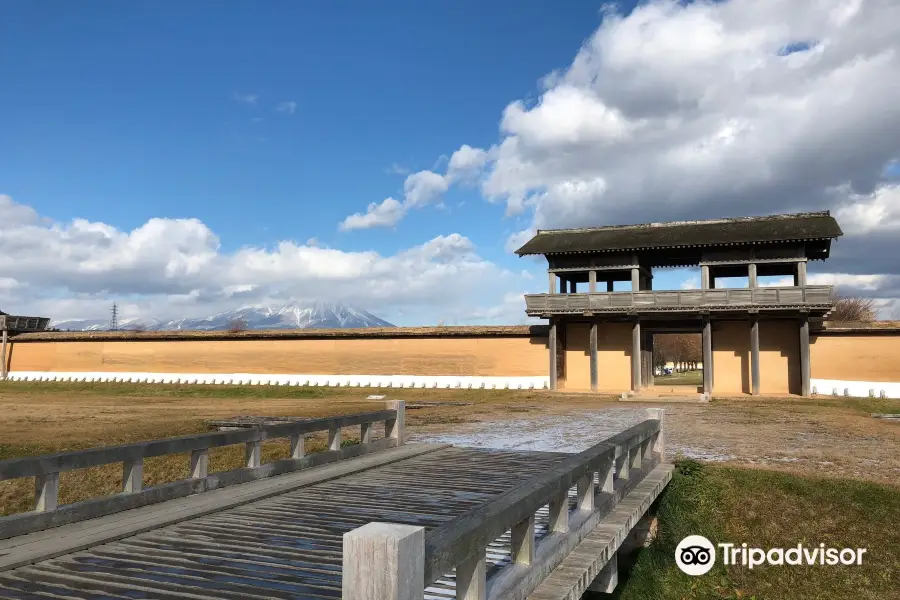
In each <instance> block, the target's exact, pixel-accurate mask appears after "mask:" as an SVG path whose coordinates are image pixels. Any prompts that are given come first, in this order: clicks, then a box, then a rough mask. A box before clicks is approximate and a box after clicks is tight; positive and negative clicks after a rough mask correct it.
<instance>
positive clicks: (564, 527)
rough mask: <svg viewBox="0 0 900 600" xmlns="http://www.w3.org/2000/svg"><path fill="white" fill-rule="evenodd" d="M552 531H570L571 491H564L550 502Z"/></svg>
mask: <svg viewBox="0 0 900 600" xmlns="http://www.w3.org/2000/svg"><path fill="white" fill-rule="evenodd" d="M550 531H554V532H558V533H565V532H567V531H569V490H562V491H560V492H558V493H557V494H556V496H554V497H553V499H552V500H550Z"/></svg>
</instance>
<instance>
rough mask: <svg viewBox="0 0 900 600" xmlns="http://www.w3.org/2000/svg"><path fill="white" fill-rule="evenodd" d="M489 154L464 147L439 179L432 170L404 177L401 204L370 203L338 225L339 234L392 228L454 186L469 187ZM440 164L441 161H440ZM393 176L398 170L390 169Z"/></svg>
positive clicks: (478, 149) (387, 200) (454, 156)
mask: <svg viewBox="0 0 900 600" xmlns="http://www.w3.org/2000/svg"><path fill="white" fill-rule="evenodd" d="M487 161H488V153H487V151H485V150H482V149H481V148H473V147H472V146H469V145H466V144H464V145H463V146H461V147H460V148H459V150H457V151H456V152H454V153H453V155H452V156H451V157H450V159H449V161H446V163H447V167H446V172H445V173H444V174H443V175H442V174H440V173H437V172H435V171H433V170H423V171H417V172H415V173H410V174H409V175H407V177H406V180H405V181H404V182H403V202H400V201H398V200H395V199H394V198H387V199H385V200H384V201H382V202H381V203H375V202H373V203H371V204H369V206H368V208H367V209H366V212H365V213H354V214H352V215H350V216H348V217H346V218H345V219H344V220H343V221H341V222H340V223H339V224H338V229H340V230H341V231H351V230H353V229H369V228H372V227H393V226H394V225H396V224H397V223H399V222H400V220H401V219H402V218H403V217H404V216H406V214H407V213H408V212H409V211H410V210H411V209H414V208H422V207H425V206H428V205H430V204H436V203H439V202H440V201H441V198H442V197H443V195H444V193H445V192H446V191H447V190H448V189H449V188H450V185H451V184H454V183H463V184H465V183H472V182H473V181H474V180H477V178H478V176H479V175H480V174H481V172H482V170H483V169H484V166H485V164H486V163H487ZM441 162H442V163H443V162H444V161H441ZM392 171H393V172H394V173H401V171H400V170H398V169H396V168H392Z"/></svg>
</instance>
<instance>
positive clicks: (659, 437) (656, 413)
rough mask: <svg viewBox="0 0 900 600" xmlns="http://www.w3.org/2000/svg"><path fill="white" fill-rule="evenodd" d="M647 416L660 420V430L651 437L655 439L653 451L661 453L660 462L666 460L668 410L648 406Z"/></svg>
mask: <svg viewBox="0 0 900 600" xmlns="http://www.w3.org/2000/svg"><path fill="white" fill-rule="evenodd" d="M646 411H647V418H648V419H655V420H657V421H659V432H657V433H654V434H653V437H651V438H650V439H651V440H652V441H653V452H655V453H657V454H659V462H665V460H666V431H665V425H666V410H665V409H664V408H648V409H646Z"/></svg>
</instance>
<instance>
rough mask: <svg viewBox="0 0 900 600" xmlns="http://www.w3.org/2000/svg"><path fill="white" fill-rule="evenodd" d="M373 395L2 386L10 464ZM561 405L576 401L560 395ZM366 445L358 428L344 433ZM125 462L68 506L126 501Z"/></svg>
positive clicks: (472, 408)
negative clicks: (110, 498)
mask: <svg viewBox="0 0 900 600" xmlns="http://www.w3.org/2000/svg"><path fill="white" fill-rule="evenodd" d="M371 393H373V391H372V390H360V389H352V388H278V387H269V386H264V387H260V386H190V385H185V386H177V385H176V386H159V385H140V384H111V383H106V384H84V383H80V384H79V383H74V384H73V383H15V382H6V383H3V384H0V432H2V436H0V440H2V441H0V459H6V458H14V457H19V456H32V455H36V454H46V453H51V452H64V451H69V450H78V449H83V448H91V447H96V446H105V445H113V444H127V443H133V442H138V441H144V440H151V439H159V438H166V437H174V436H179V435H190V434H195V433H202V432H208V431H212V428H211V427H210V426H209V425H208V421H209V420H211V419H221V418H225V417H231V416H236V415H267V416H296V417H328V416H334V415H341V414H352V413H359V412H369V411H373V410H380V409H381V408H382V407H383V404H382V403H380V402H376V401H366V400H364V398H365V397H366V396H367V395H369V394H371ZM558 396H559V397H560V398H566V396H562V395H558ZM389 397H390V398H395V399H405V400H408V401H417V400H425V401H441V400H448V401H454V402H467V403H471V404H470V405H468V406H437V407H434V408H428V409H422V410H411V411H409V412H408V415H407V423H408V425H410V426H412V427H416V426H422V425H441V424H458V423H464V422H467V421H473V420H479V419H482V418H489V417H491V416H496V415H497V414H498V412H499V413H502V412H504V411H522V410H536V409H537V407H539V406H541V405H542V404H543V403H545V402H546V393H545V392H520V391H515V392H513V391H502V390H498V391H493V390H491V391H488V390H409V389H406V390H403V389H397V390H391V391H390V395H389ZM603 402H604V400H603V399H597V398H596V397H589V396H584V395H581V396H574V397H571V399H570V400H569V401H568V402H566V405H567V406H571V405H573V404H574V405H581V406H596V405H598V404H602V403H603ZM343 437H344V439H345V440H348V439H354V438H355V437H358V430H357V429H356V428H352V429H348V430H345V431H344V432H343ZM324 447H325V440H324V434H320V435H318V436H312V437H311V438H310V439H308V440H307V452H315V451H318V450H321V449H324ZM288 452H289V446H288V442H287V441H286V440H277V441H272V442H269V443H266V444H264V446H263V453H262V459H263V462H264V463H265V462H271V461H272V460H276V459H278V458H286V457H287V456H288ZM243 453H244V448H243V446H242V445H241V446H228V447H223V448H215V449H212V450H211V451H210V472H218V471H227V470H231V469H237V468H240V467H242V466H244V465H243V461H244V454H243ZM189 462H190V460H189V456H188V455H186V454H185V455H170V456H162V457H156V458H152V459H148V460H147V461H146V462H145V464H144V483H145V486H151V485H157V484H161V483H167V482H171V481H177V480H179V479H184V478H186V477H187V476H188V465H189ZM121 484H122V466H121V464H118V463H117V464H112V465H105V466H102V467H93V468H90V469H80V470H77V471H72V472H67V473H64V474H62V475H61V477H60V502H61V503H64V504H65V503H70V502H77V501H79V500H84V499H87V498H91V497H97V496H102V495H107V494H114V493H117V492H118V491H119V490H120V489H121ZM33 486H34V482H33V479H32V478H23V479H15V480H8V481H0V514H11V513H16V512H22V511H25V510H30V509H31V505H32V501H33V489H34V488H33Z"/></svg>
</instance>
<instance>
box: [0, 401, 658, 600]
mask: <svg viewBox="0 0 900 600" xmlns="http://www.w3.org/2000/svg"><path fill="white" fill-rule="evenodd" d="M647 412H648V414H647V419H646V420H644V421H643V422H641V423H639V424H638V425H635V426H634V427H632V428H630V429H628V430H627V431H624V432H622V433H620V434H618V435H616V436H614V437H612V438H609V439H607V440H602V441H600V440H598V443H597V444H596V445H594V446H592V447H591V448H589V449H587V450H585V451H583V452H580V453H578V454H565V453H559V452H520V451H501V450H486V449H472V448H458V447H453V446H447V445H435V444H404V417H405V406H404V404H403V402H396V401H394V402H390V403H388V406H387V408H386V410H380V411H376V412H370V413H365V414H358V415H350V416H343V417H334V418H327V419H314V420H307V421H296V422H290V423H284V424H278V425H271V426H266V427H257V428H252V429H246V430H238V431H225V432H219V433H212V434H203V435H195V436H187V437H181V438H174V439H168V440H158V441H151V442H144V443H138V444H129V445H123V446H111V447H103V448H95V449H91V450H85V451H78V452H66V453H61V454H53V455H45V456H37V457H29V458H22V459H13V460H6V461H0V479H11V478H17V477H34V478H35V510H34V511H31V512H27V513H23V514H19V515H12V516H7V517H3V518H0V598H81V599H87V598H92V599H95V598H132V599H134V598H225V599H238V598H242V599H243V598H337V597H343V598H352V599H354V600H376V599H378V600H388V599H395V598H396V599H403V600H408V599H422V598H434V599H443V598H452V597H456V598H465V599H467V600H480V599H487V598H491V599H494V598H510V599H524V598H534V599H536V600H551V599H560V598H578V597H579V596H580V595H581V594H582V593H583V592H584V591H585V589H588V588H589V587H590V589H593V590H596V591H611V590H612V589H613V587H614V586H615V584H616V577H617V571H616V552H617V549H618V547H619V545H620V544H621V543H622V541H623V540H624V539H625V537H626V535H627V534H628V533H629V532H630V531H631V529H632V528H633V527H634V526H635V524H636V523H637V521H638V520H639V519H640V518H641V517H642V516H643V514H644V513H645V511H646V510H647V508H648V507H649V506H650V504H651V503H652V502H653V500H654V499H655V498H656V497H657V496H658V494H659V493H660V492H661V490H662V488H663V487H664V486H665V485H666V484H667V483H668V481H669V479H670V477H671V472H672V466H671V465H669V464H667V463H665V462H664V459H665V456H664V433H663V420H664V418H663V411H662V410H659V409H648V411H647ZM381 423H384V427H383V436H381V435H380V434H381V432H382V427H381ZM348 427H359V440H360V441H359V443H358V444H353V445H346V444H342V430H344V429H345V428H348ZM316 432H327V435H328V443H329V446H328V447H329V449H328V450H327V451H324V452H320V453H316V454H310V455H305V454H304V446H305V445H304V440H305V437H306V436H309V435H312V434H315V433H316ZM276 438H289V439H290V440H291V457H290V458H287V459H284V460H277V461H274V462H271V463H266V464H261V463H260V455H261V445H262V443H263V442H264V441H266V440H271V439H276ZM233 444H244V445H245V447H246V452H245V456H246V459H247V466H246V467H245V468H242V469H237V470H234V471H228V472H224V473H216V474H210V473H209V472H208V464H209V450H210V448H215V447H221V446H228V445H233ZM173 453H190V464H191V478H190V479H186V480H183V481H176V482H174V483H168V484H164V485H159V486H155V487H150V488H144V487H143V486H142V473H143V461H144V460H145V459H147V458H151V457H154V456H162V455H166V454H173ZM111 463H122V464H123V477H122V479H123V484H122V492H121V493H119V494H115V495H112V496H105V497H101V498H95V499H91V500H87V501H83V502H79V503H76V504H67V505H59V504H58V501H57V500H58V493H59V474H60V473H61V472H65V471H70V470H74V469H80V468H86V467H92V466H98V465H105V464H111ZM238 484H240V485H238Z"/></svg>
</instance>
